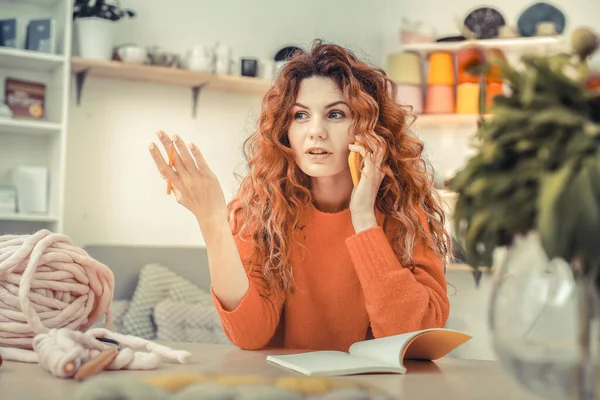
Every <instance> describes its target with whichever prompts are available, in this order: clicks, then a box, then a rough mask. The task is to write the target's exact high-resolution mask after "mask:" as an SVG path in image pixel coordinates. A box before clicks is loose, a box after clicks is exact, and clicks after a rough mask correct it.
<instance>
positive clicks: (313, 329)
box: [211, 207, 450, 351]
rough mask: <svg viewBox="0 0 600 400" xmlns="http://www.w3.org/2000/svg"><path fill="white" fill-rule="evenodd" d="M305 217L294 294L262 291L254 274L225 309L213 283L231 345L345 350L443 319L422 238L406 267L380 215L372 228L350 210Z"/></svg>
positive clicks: (438, 279) (437, 274)
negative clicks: (358, 228) (357, 222)
mask: <svg viewBox="0 0 600 400" xmlns="http://www.w3.org/2000/svg"><path fill="white" fill-rule="evenodd" d="M306 219H307V221H306V225H305V226H304V228H303V229H302V230H301V233H300V239H301V241H302V244H303V245H304V246H305V247H306V250H304V249H302V248H301V247H299V248H294V250H293V253H292V259H291V262H292V268H293V273H294V282H295V285H296V287H295V292H294V293H293V294H288V295H287V296H283V295H279V296H274V295H272V294H269V293H267V292H265V289H264V286H263V283H262V282H261V277H260V275H258V276H257V275H256V274H255V273H253V274H251V275H249V278H250V288H249V289H248V291H247V292H246V294H245V296H244V298H243V299H242V301H241V303H240V305H239V306H238V307H237V308H236V309H235V310H232V311H226V310H225V309H223V307H222V305H221V303H220V301H219V299H218V298H217V297H216V295H215V293H214V291H212V290H211V292H212V296H213V301H214V303H215V306H216V308H217V311H218V313H219V315H220V318H221V322H222V325H223V328H224V331H225V334H226V336H227V337H228V338H229V339H230V340H231V342H232V343H233V344H235V345H237V346H239V347H240V348H242V349H247V350H250V349H260V348H264V347H280V348H281V347H285V348H294V349H308V350H342V351H347V350H348V348H349V347H350V345H351V344H352V343H354V342H356V341H361V340H366V339H369V338H371V337H382V336H389V335H394V334H399V333H404V332H410V331H415V330H419V329H425V328H432V327H443V326H444V325H445V324H446V321H447V319H448V314H449V309H450V306H449V301H448V297H447V288H446V280H445V276H444V272H443V268H442V261H441V260H440V259H439V258H437V257H436V256H434V255H433V254H431V253H430V252H428V251H427V249H426V247H425V246H424V245H423V244H422V243H420V244H417V246H416V247H415V254H414V261H415V265H417V266H416V267H415V268H414V269H413V270H412V271H411V269H409V268H404V267H403V266H402V265H401V264H400V262H399V261H398V258H397V257H396V256H395V254H394V251H393V250H392V246H391V244H390V242H389V239H390V238H391V236H392V234H393V233H392V232H391V231H390V232H387V233H386V232H384V230H383V229H382V225H383V220H384V218H383V216H382V215H381V214H377V221H378V225H379V226H378V227H374V228H370V229H368V230H365V231H363V232H359V233H358V234H356V233H355V231H354V228H353V226H352V221H351V217H350V211H349V210H348V209H345V210H343V211H341V212H339V213H324V212H321V211H318V210H317V209H316V208H314V207H313V208H311V212H310V213H307V217H306ZM386 230H388V229H387V227H386ZM236 242H237V245H238V250H239V252H240V256H241V257H242V260H244V259H245V258H247V256H248V255H249V252H250V250H251V243H250V242H249V241H241V240H239V238H237V237H236ZM245 266H246V268H247V270H248V266H247V265H245Z"/></svg>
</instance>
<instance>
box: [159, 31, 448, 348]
mask: <svg viewBox="0 0 600 400" xmlns="http://www.w3.org/2000/svg"><path fill="white" fill-rule="evenodd" d="M395 91H396V87H395V85H394V83H393V82H392V81H390V80H389V79H388V78H387V77H386V75H385V73H384V72H383V71H382V70H381V69H378V68H374V67H372V66H370V65H367V64H366V63H364V62H361V61H360V60H359V59H357V57H355V56H354V55H353V54H352V53H351V52H349V51H347V50H345V49H344V48H342V47H339V46H336V45H330V44H323V43H320V42H317V43H316V44H315V45H314V46H313V47H312V49H311V50H310V51H309V52H305V53H299V54H296V55H295V57H294V58H293V59H292V60H290V61H289V63H288V64H286V66H285V67H284V68H283V70H282V71H281V72H280V75H279V76H278V77H277V80H276V82H275V83H274V85H273V87H272V88H271V89H270V90H269V91H268V93H267V94H266V96H265V97H264V100H263V107H262V113H261V115H260V118H259V121H258V129H257V131H256V132H255V133H254V134H253V135H252V136H251V137H250V138H249V139H248V140H247V141H246V142H245V156H246V159H247V161H248V165H247V166H248V174H247V176H246V177H245V178H244V179H243V180H242V181H241V185H240V187H239V191H238V193H237V196H235V199H234V200H233V201H232V202H231V203H230V204H228V205H227V204H226V202H225V200H224V196H223V192H222V190H221V187H220V185H219V182H218V180H217V177H216V176H215V174H214V173H213V172H212V171H211V169H210V168H209V166H208V165H207V164H206V162H205V160H204V158H203V156H202V154H201V152H200V149H198V147H197V146H195V145H194V144H192V143H190V144H189V145H187V147H186V144H185V143H184V142H183V140H182V139H181V138H180V137H178V136H176V135H175V136H172V137H168V136H167V135H166V134H164V133H163V132H159V133H158V138H159V139H160V142H161V143H162V145H163V146H164V147H165V149H168V148H169V146H170V145H171V143H172V142H171V141H173V143H174V144H175V148H176V149H177V151H176V152H175V163H174V170H173V169H171V168H169V167H168V165H167V164H166V162H165V159H164V158H163V156H162V155H161V152H160V150H159V149H158V147H157V146H156V145H154V144H153V143H151V144H150V152H151V154H152V157H153V158H154V161H155V162H156V165H157V167H158V170H159V172H160V173H161V174H162V176H163V177H164V178H165V179H167V180H170V181H171V182H172V185H173V191H174V193H175V198H176V199H177V201H178V202H179V203H180V204H181V205H183V206H184V207H186V208H187V209H189V210H190V211H191V212H192V213H193V215H194V216H195V217H196V219H197V221H198V224H199V226H200V230H201V232H202V235H203V237H204V239H205V242H206V247H207V252H208V261H209V268H210V273H211V281H212V286H211V291H212V296H213V300H214V303H215V305H216V307H217V310H218V312H219V315H220V317H221V321H222V324H223V328H224V330H225V333H226V335H227V336H228V337H229V339H230V340H231V341H232V343H234V344H235V345H237V346H239V347H240V348H242V349H260V348H264V347H286V348H296V349H316V350H322V349H335V350H348V347H349V346H350V345H351V344H352V343H354V342H356V341H360V340H366V339H369V338H373V337H383V336H389V335H394V334H399V333H404V332H409V331H414V330H419V329H425V328H431V327H443V326H444V325H445V323H446V321H447V319H448V314H449V301H448V297H447V290H446V289H447V288H446V280H445V275H444V272H445V263H446V256H447V254H448V251H449V246H450V241H449V235H448V234H447V232H446V231H445V230H444V214H443V211H442V209H441V207H440V205H439V204H438V201H437V200H436V199H437V197H436V196H435V195H434V188H433V186H432V181H433V180H432V179H431V177H430V176H429V175H428V172H427V170H426V165H425V162H424V160H423V159H422V156H421V154H422V151H423V145H422V144H421V143H420V142H419V141H418V140H416V139H415V138H413V137H411V136H409V134H408V133H407V123H406V120H407V111H406V110H405V109H404V108H403V107H402V106H401V105H399V104H398V103H396V102H395V98H394V94H395ZM351 151H352V152H357V153H359V154H360V155H361V156H362V157H363V158H364V161H363V165H362V168H361V179H360V181H359V183H358V185H357V186H356V187H354V185H353V181H352V179H351V173H350V169H349V163H348V157H349V153H350V152H351Z"/></svg>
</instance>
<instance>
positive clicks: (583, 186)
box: [450, 28, 600, 268]
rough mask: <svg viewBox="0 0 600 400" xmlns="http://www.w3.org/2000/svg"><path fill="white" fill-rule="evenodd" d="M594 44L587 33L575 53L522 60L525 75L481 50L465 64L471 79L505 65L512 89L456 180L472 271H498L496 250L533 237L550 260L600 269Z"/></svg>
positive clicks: (599, 96) (599, 106) (599, 128)
mask: <svg viewBox="0 0 600 400" xmlns="http://www.w3.org/2000/svg"><path fill="white" fill-rule="evenodd" d="M597 47H598V38H597V36H596V35H595V34H594V33H593V32H592V31H590V30H589V29H587V28H580V29H576V30H575V31H574V32H573V34H572V37H571V49H572V50H571V53H561V54H555V55H552V56H534V55H528V56H523V57H522V64H523V69H522V70H520V69H517V68H516V67H514V66H511V65H510V64H509V63H507V62H505V61H504V60H502V59H491V58H489V57H488V56H487V55H486V54H485V51H484V50H483V49H481V48H478V47H476V46H474V47H473V48H472V49H471V54H470V57H466V58H465V60H466V61H465V63H466V64H465V65H463V66H462V67H463V68H466V69H467V70H469V71H471V73H473V74H483V73H486V71H489V70H490V67H491V66H492V65H499V67H500V73H501V75H502V77H503V78H504V79H505V82H506V83H507V84H508V89H509V90H508V93H507V94H506V95H502V96H497V97H496V98H495V101H494V108H493V116H492V117H491V118H490V119H487V120H486V121H484V122H482V123H481V124H480V126H479V128H478V130H477V132H476V134H475V137H476V139H477V140H478V141H479V143H478V144H477V146H478V151H477V153H476V155H474V156H473V157H472V158H471V159H469V160H468V162H467V163H466V165H465V166H464V168H463V169H462V170H460V171H459V172H458V173H457V174H456V176H455V177H454V178H453V179H452V180H451V182H450V188H451V189H452V190H454V191H456V192H457V193H458V200H457V203H456V207H455V210H454V219H455V229H456V230H457V232H458V234H459V237H460V238H461V240H462V241H463V243H464V246H465V249H466V252H467V257H468V262H469V264H470V265H472V266H473V267H475V268H478V267H480V266H483V265H485V266H491V263H492V251H493V250H494V249H495V248H497V247H503V246H508V245H510V244H511V243H512V241H513V239H514V238H515V237H516V236H519V235H525V234H527V233H529V232H532V231H535V232H537V233H539V235H540V238H541V241H542V245H543V247H544V249H545V251H546V253H547V255H548V257H550V258H552V257H561V258H563V259H565V260H567V261H569V262H572V261H578V262H579V263H580V264H582V265H585V266H587V268H593V267H592V266H596V267H598V266H600V244H599V243H598V240H599V238H600V90H599V89H598V87H599V86H600V76H599V75H596V74H595V73H594V72H593V71H592V72H590V71H589V68H588V63H587V61H588V59H589V57H590V56H591V55H592V54H593V53H594V52H595V51H596V49H597ZM594 268H595V267H594Z"/></svg>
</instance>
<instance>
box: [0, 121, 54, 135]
mask: <svg viewBox="0 0 600 400" xmlns="http://www.w3.org/2000/svg"><path fill="white" fill-rule="evenodd" d="M61 129H62V125H61V124H57V123H54V122H47V121H36V120H20V119H5V118H0V135H2V134H16V135H38V136H44V135H54V134H58V133H60V131H61Z"/></svg>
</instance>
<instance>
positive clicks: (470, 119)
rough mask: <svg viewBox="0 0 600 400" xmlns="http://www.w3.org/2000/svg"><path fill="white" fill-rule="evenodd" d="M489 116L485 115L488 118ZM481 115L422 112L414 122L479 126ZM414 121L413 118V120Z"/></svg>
mask: <svg viewBox="0 0 600 400" xmlns="http://www.w3.org/2000/svg"><path fill="white" fill-rule="evenodd" d="M487 117H488V116H487V115H486V116H484V118H487ZM478 120H479V115H477V114H421V115H418V116H417V119H416V121H415V122H414V125H415V126H418V127H423V126H457V125H468V126H474V127H475V126H477V121H478ZM411 121H412V120H411Z"/></svg>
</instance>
